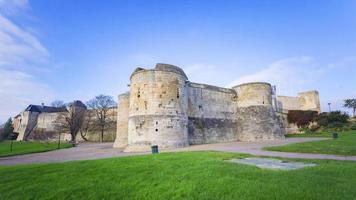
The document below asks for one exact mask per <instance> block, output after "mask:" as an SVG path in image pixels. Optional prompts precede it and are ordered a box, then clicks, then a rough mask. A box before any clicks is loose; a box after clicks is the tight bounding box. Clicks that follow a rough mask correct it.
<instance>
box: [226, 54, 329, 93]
mask: <svg viewBox="0 0 356 200" xmlns="http://www.w3.org/2000/svg"><path fill="white" fill-rule="evenodd" d="M321 69H322V68H320V67H319V64H318V63H316V62H315V61H314V59H313V58H311V57H306V56H301V57H291V58H286V59H282V60H278V61H276V62H273V63H272V64H270V65H268V66H267V67H266V68H264V69H262V70H260V71H257V72H256V73H253V74H249V75H246V76H243V77H240V78H238V79H236V80H234V81H232V82H231V83H230V84H229V85H228V87H233V86H235V85H238V84H241V83H247V82H269V83H271V84H273V85H276V86H277V92H278V94H283V95H296V93H297V92H300V91H303V90H306V89H308V87H310V85H311V84H312V82H315V81H317V80H318V78H319V77H320V76H321V75H322V73H323V72H322V70H321Z"/></svg>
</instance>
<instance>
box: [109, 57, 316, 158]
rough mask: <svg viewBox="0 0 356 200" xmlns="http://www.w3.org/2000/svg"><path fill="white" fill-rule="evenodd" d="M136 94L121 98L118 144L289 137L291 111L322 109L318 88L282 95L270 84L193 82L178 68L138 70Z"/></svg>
mask: <svg viewBox="0 0 356 200" xmlns="http://www.w3.org/2000/svg"><path fill="white" fill-rule="evenodd" d="M130 81H131V83H130V92H127V93H124V94H121V95H119V96H118V100H119V103H118V108H117V134H116V139H115V143H114V147H116V148H124V151H126V152H135V151H148V150H150V148H151V145H158V146H159V148H163V149H165V148H177V147H185V146H188V145H193V144H206V143H220V142H233V141H265V140H281V139H284V134H285V131H286V128H287V127H286V126H287V125H288V123H286V122H285V118H286V117H285V115H286V113H287V112H288V110H315V111H318V112H320V103H319V94H318V92H317V91H309V92H304V93H299V96H298V97H283V96H280V97H277V96H275V90H274V89H273V87H272V86H271V84H269V83H264V82H254V83H245V84H241V85H237V86H234V87H232V88H221V87H216V86H211V85H206V84H200V83H193V82H190V81H189V80H188V77H187V76H186V74H185V73H184V71H183V70H182V69H181V68H179V67H176V66H173V65H168V64H157V65H156V66H155V68H154V69H143V68H137V69H136V70H135V71H134V72H133V73H132V75H131V77H130Z"/></svg>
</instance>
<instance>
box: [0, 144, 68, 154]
mask: <svg viewBox="0 0 356 200" xmlns="http://www.w3.org/2000/svg"><path fill="white" fill-rule="evenodd" d="M10 143H11V142H10V141H3V142H0V157H4V156H13V155H20V154H28V153H37V152H44V151H51V150H55V149H57V148H58V144H57V143H56V142H53V143H44V142H15V141H14V143H13V146H12V151H11V149H10ZM71 146H72V145H71V144H69V143H61V146H60V147H61V148H68V147H71Z"/></svg>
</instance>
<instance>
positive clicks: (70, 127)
mask: <svg viewBox="0 0 356 200" xmlns="http://www.w3.org/2000/svg"><path fill="white" fill-rule="evenodd" d="M67 110H68V112H62V113H60V114H59V115H58V117H57V119H56V121H55V127H56V129H57V130H58V131H60V132H62V131H66V132H69V133H70V135H71V143H72V144H73V146H75V144H76V137H77V134H78V132H79V130H80V129H81V127H82V125H83V121H84V116H85V111H86V107H85V105H84V104H83V103H82V102H80V101H74V102H72V103H69V104H67Z"/></svg>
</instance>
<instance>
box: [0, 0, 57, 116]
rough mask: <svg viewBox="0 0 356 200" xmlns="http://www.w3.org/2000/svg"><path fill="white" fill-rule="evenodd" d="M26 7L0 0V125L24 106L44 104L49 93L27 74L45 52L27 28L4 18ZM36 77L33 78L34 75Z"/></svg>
mask: <svg viewBox="0 0 356 200" xmlns="http://www.w3.org/2000/svg"><path fill="white" fill-rule="evenodd" d="M26 8H28V1H27V0H12V1H10V0H0V123H1V122H4V121H5V120H6V119H7V118H8V117H11V116H14V115H15V114H17V113H18V112H20V111H21V110H23V109H24V108H25V107H26V106H27V105H28V104H31V103H41V102H48V101H49V100H50V99H51V98H52V97H53V93H52V92H51V90H50V89H49V87H48V86H47V85H45V84H42V83H40V82H39V81H38V80H36V79H35V77H34V76H32V75H31V74H32V73H33V71H34V69H38V68H40V67H39V66H41V65H43V64H44V63H46V62H47V60H48V56H49V53H48V51H47V49H46V48H45V47H44V45H42V43H41V42H40V41H39V39H38V38H37V37H36V35H34V34H33V31H28V30H29V29H31V27H29V29H24V28H23V26H21V25H18V24H15V23H14V22H12V21H11V20H10V19H9V18H8V17H5V15H6V16H9V15H15V14H17V11H20V10H22V9H26ZM36 77H37V76H36Z"/></svg>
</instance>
